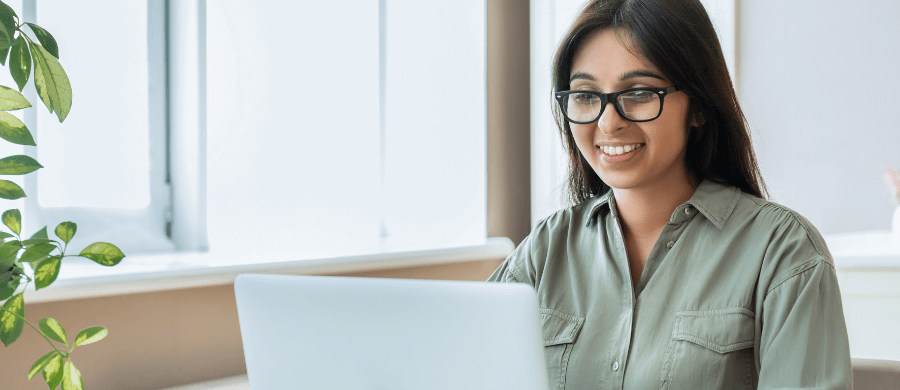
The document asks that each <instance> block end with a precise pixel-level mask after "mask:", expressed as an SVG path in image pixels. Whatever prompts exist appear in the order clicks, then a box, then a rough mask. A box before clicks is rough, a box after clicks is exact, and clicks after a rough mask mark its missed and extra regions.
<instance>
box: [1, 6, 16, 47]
mask: <svg viewBox="0 0 900 390" xmlns="http://www.w3.org/2000/svg"><path fill="white" fill-rule="evenodd" d="M17 18H18V17H17V16H16V11H13V9H12V8H10V7H9V6H8V5H6V3H2V2H0V27H2V28H0V30H2V31H3V36H4V38H6V42H12V38H13V35H14V34H15V33H16V19H17Z"/></svg>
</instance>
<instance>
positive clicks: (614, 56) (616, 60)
mask: <svg viewBox="0 0 900 390" xmlns="http://www.w3.org/2000/svg"><path fill="white" fill-rule="evenodd" d="M570 75H571V76H570V77H571V79H575V78H576V76H578V77H577V78H582V79H589V80H592V81H596V82H614V81H624V80H626V79H629V78H635V77H641V76H650V77H654V76H653V75H655V76H656V77H655V78H660V79H662V80H665V77H664V76H663V75H662V73H661V72H659V70H658V69H657V68H656V66H654V65H653V63H651V62H650V61H648V60H647V59H646V58H645V57H644V56H643V54H642V53H641V51H640V48H639V46H638V45H637V43H636V42H635V41H634V39H632V38H631V34H629V33H628V32H627V31H625V30H621V29H619V30H612V29H603V30H598V31H595V32H593V33H591V34H589V35H588V36H587V37H585V38H584V40H582V42H581V45H580V46H579V47H578V48H577V49H576V51H575V55H574V56H573V61H572V69H571V72H570Z"/></svg>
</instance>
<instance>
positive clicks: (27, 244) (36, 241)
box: [20, 233, 56, 248]
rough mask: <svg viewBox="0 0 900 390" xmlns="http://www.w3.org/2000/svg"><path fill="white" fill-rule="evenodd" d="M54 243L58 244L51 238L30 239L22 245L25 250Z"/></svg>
mask: <svg viewBox="0 0 900 390" xmlns="http://www.w3.org/2000/svg"><path fill="white" fill-rule="evenodd" d="M35 234H37V233H35ZM54 242H56V241H54V240H51V239H49V238H29V239H27V240H25V241H21V242H20V243H21V246H22V247H23V248H30V247H33V246H35V245H37V244H52V243H54Z"/></svg>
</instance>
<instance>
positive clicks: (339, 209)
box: [206, 0, 486, 257]
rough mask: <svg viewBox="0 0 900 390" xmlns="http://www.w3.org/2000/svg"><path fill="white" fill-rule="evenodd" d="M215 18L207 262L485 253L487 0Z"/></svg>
mask: <svg viewBox="0 0 900 390" xmlns="http://www.w3.org/2000/svg"><path fill="white" fill-rule="evenodd" d="M206 6H207V39H208V51H207V56H208V57H207V72H208V73H207V83H208V127H207V137H208V138H207V142H208V155H207V161H208V166H207V168H208V198H207V199H208V204H207V207H208V221H209V223H208V229H209V243H210V251H211V252H217V251H224V252H229V253H232V254H235V253H240V254H247V255H253V254H256V253H258V252H259V251H260V250H261V249H263V246H261V245H260V244H261V243H265V244H264V249H265V250H266V251H267V253H268V254H270V255H271V256H298V255H300V254H302V256H307V257H330V256H334V255H346V254H354V253H364V252H368V251H372V250H373V249H377V248H384V247H385V246H388V247H391V246H395V245H397V246H400V247H408V245H414V246H421V245H450V244H453V243H463V242H470V241H472V240H476V239H479V240H483V239H484V237H485V229H486V228H485V183H484V181H485V177H484V175H485V173H484V172H485V151H484V150H485V147H484V142H485V101H484V99H485V98H484V94H485V92H484V91H485V80H484V78H485V37H484V31H485V27H484V26H485V25H484V23H485V15H484V12H485V5H484V1H483V0H468V1H453V2H443V1H442V2H421V1H413V0H383V1H374V0H354V1H343V2H314V3H310V2H297V3H290V2H287V3H286V2H281V1H275V0H262V1H253V2H250V1H237V0H231V1H225V0H223V1H215V2H208V3H206ZM379 15H380V16H379ZM236 26H244V27H239V28H236Z"/></svg>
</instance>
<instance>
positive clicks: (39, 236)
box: [25, 226, 50, 241]
mask: <svg viewBox="0 0 900 390" xmlns="http://www.w3.org/2000/svg"><path fill="white" fill-rule="evenodd" d="M29 240H48V241H49V240H50V237H49V236H47V227H46V226H44V228H43V229H41V230H38V231H37V232H35V233H34V234H32V235H31V238H29V239H28V240H25V241H29Z"/></svg>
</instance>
